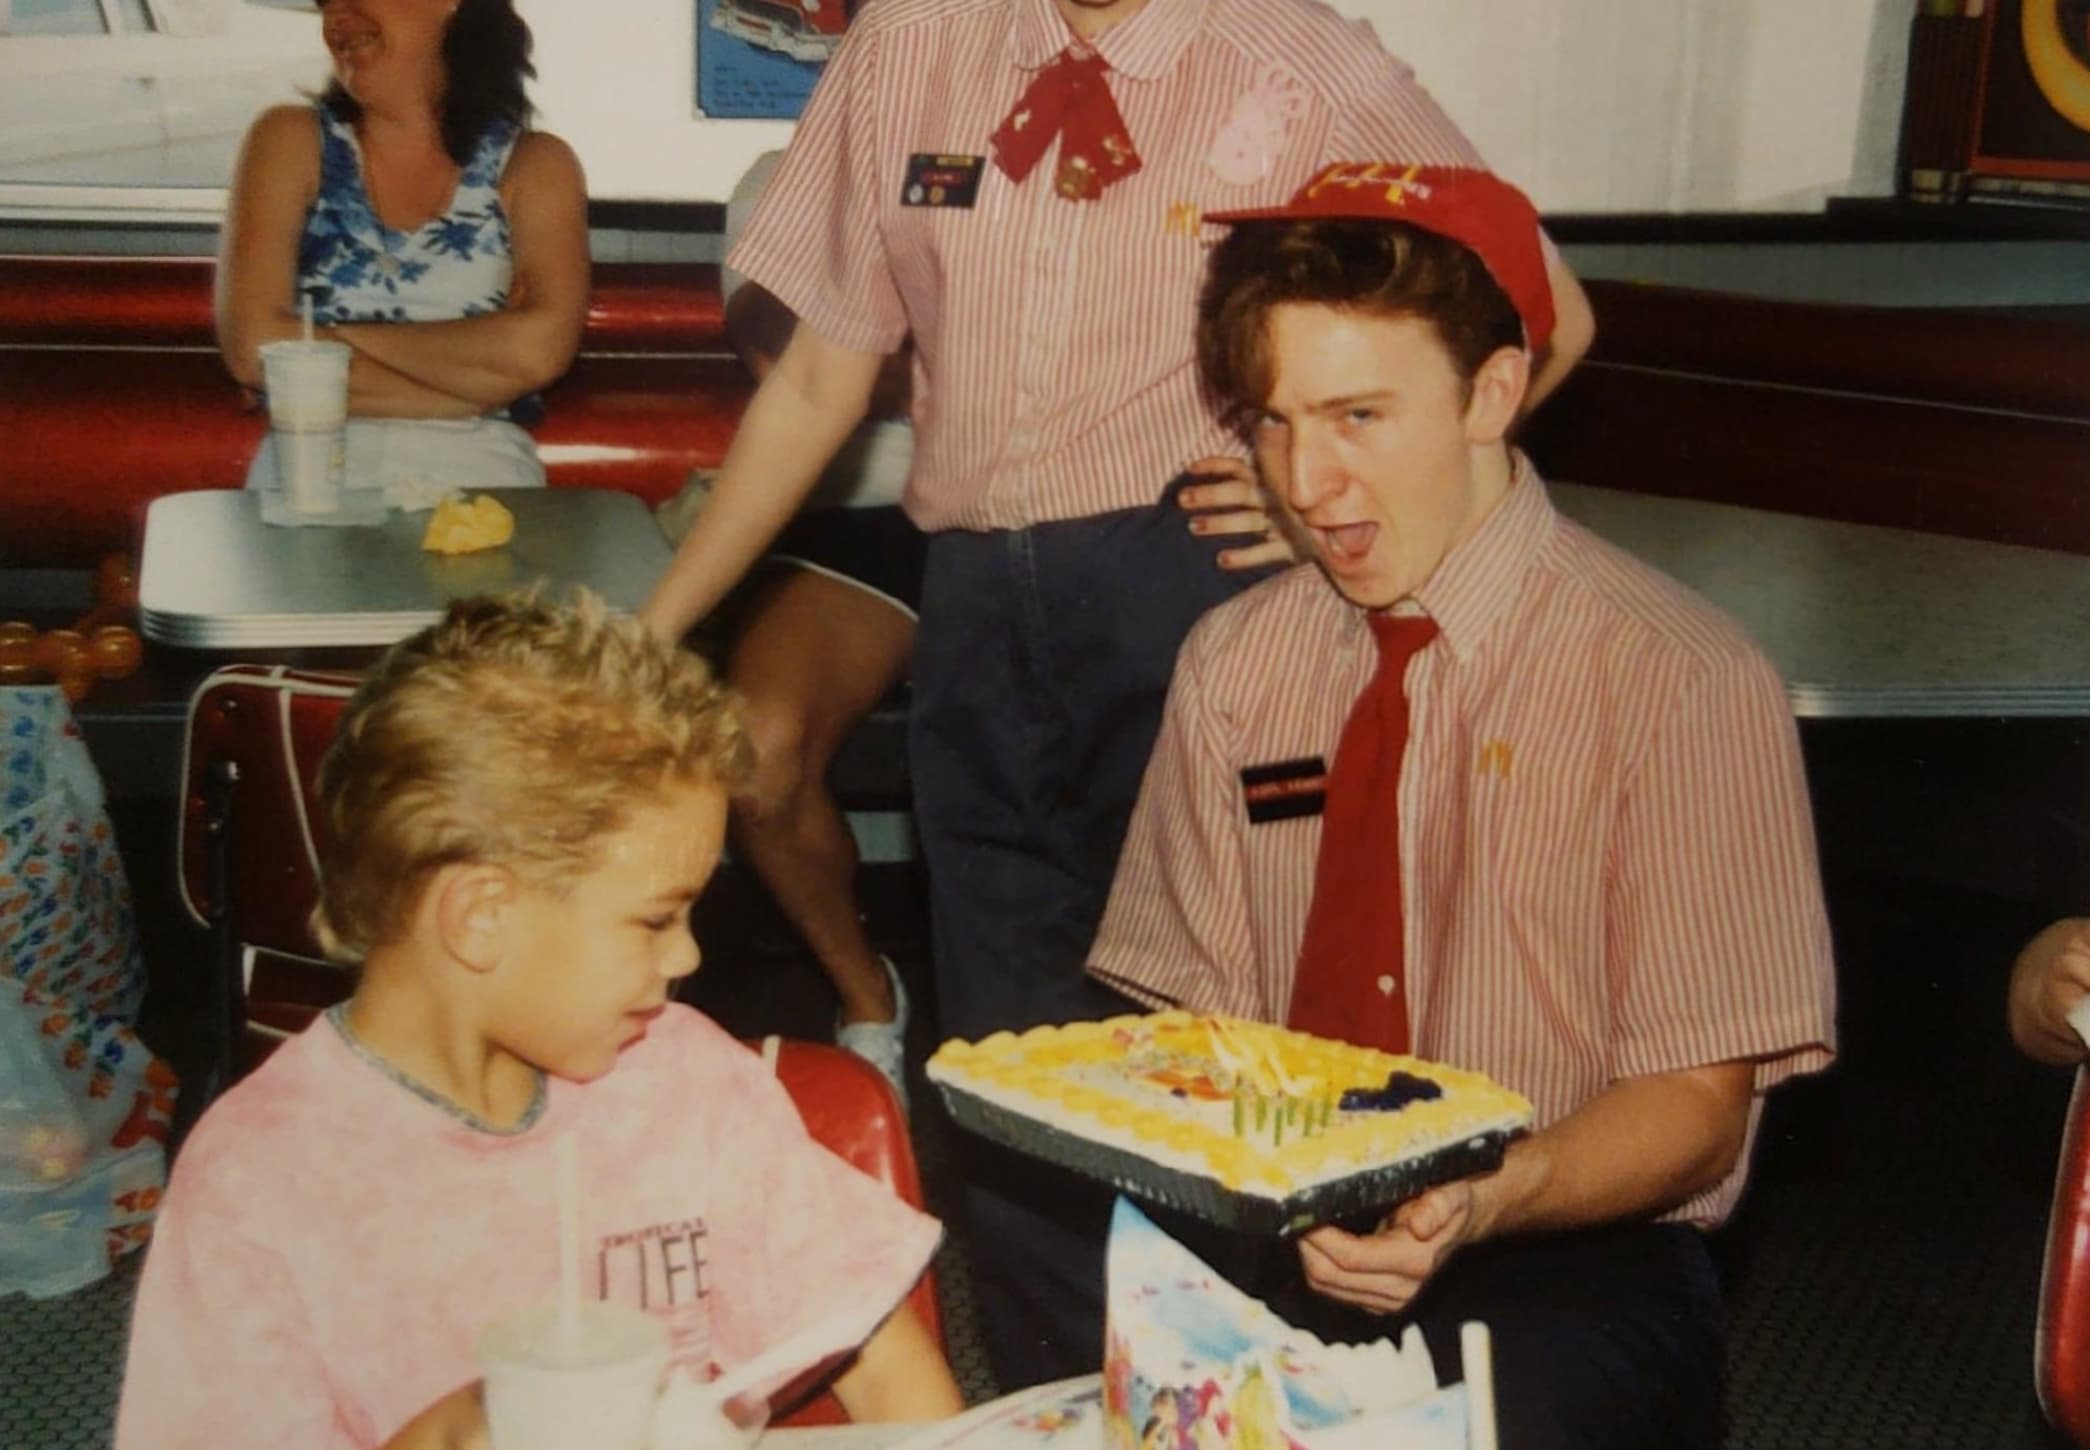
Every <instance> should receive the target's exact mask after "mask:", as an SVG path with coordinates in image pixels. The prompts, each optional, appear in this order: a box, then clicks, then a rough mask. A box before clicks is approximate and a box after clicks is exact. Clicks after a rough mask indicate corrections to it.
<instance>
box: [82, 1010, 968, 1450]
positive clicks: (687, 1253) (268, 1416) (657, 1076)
mask: <svg viewBox="0 0 2090 1450" xmlns="http://www.w3.org/2000/svg"><path fill="white" fill-rule="evenodd" d="M547 1086H548V1090H547V1093H546V1096H545V1099H544V1101H543V1105H542V1111H541V1113H540V1114H539V1115H538V1116H537V1117H536V1118H535V1120H534V1121H531V1122H529V1123H528V1126H526V1127H525V1128H523V1129H521V1130H520V1131H517V1132H513V1133H499V1132H494V1131H490V1130H488V1129H486V1128H485V1127H483V1126H474V1125H472V1124H471V1123H469V1122H468V1121H466V1120H464V1119H462V1118H461V1117H460V1116H459V1115H458V1114H457V1113H456V1112H455V1110H454V1109H451V1108H448V1107H445V1106H441V1105H439V1104H437V1103H435V1102H433V1101H431V1100H429V1099H426V1098H424V1097H422V1096H421V1095H419V1094H418V1093H417V1092H416V1091H415V1090H414V1089H413V1088H411V1087H409V1086H407V1085H405V1084H403V1083H402V1082H401V1081H399V1080H398V1079H397V1078H396V1077H394V1076H393V1075H392V1074H391V1073H389V1072H388V1070H386V1069H385V1068H383V1067H381V1066H379V1065H378V1064H376V1063H375V1062H374V1061H372V1060H371V1059H370V1058H369V1057H367V1056H366V1055H365V1054H363V1053H362V1052H361V1051H360V1050H359V1049H358V1048H357V1047H355V1046H354V1045H352V1044H351V1043H350V1042H349V1041H348V1039H347V1038H346V1037H345V1036H344V1035H343V1034H342V1031H341V1030H340V1029H339V1028H338V1027H336V1026H335V1025H334V1023H333V1022H331V1021H329V1020H326V1019H321V1020H320V1021H317V1022H315V1023H313V1025H312V1026H311V1028H310V1029H308V1030H307V1031H305V1032H304V1033H302V1034H300V1035H299V1036H298V1037H296V1038H294V1039H293V1040H292V1041H290V1042H288V1043H286V1044H285V1045H284V1046H283V1047H282V1048H281V1049H280V1050H279V1051H278V1052H277V1053H276V1054H275V1056H273V1057H272V1058H271V1059H270V1060H269V1061H268V1063H267V1064H266V1065H264V1066H263V1067H262V1068H261V1070H260V1071H258V1072H256V1073H255V1074H254V1075H253V1076H252V1077H250V1078H248V1079H247V1080H246V1081H244V1082H242V1083H241V1084H239V1086H237V1087H236V1088H234V1089H233V1090H232V1091H231V1092H230V1093H228V1094H227V1095H226V1096H225V1097H224V1098H223V1099H222V1100H220V1101H219V1102H218V1103H217V1104H215V1105H214V1106H213V1107H212V1108H211V1110H210V1111H209V1112H208V1113H207V1114H205V1116H204V1118H203V1120H202V1122H201V1123H199V1124H198V1125H197V1128H196V1131H195V1133H194V1134H193V1135H192V1136H191V1138H190V1140H189V1142H188V1143H187V1145H186V1146H185V1147H184V1148H183V1150H182V1152H181V1155H180V1157H179V1159H178V1160H177V1161H176V1164H175V1169H174V1175H173V1181H172V1183H171V1185H170V1187H169V1190H168V1196H167V1201H166V1205H165V1207H164V1208H163V1210H162V1212H161V1215H160V1219H159V1224H158V1227H157V1229H156V1231H155V1233H154V1237H153V1243H152V1248H151V1250H150V1252H149V1254H148V1256H147V1259H146V1263H145V1271H144V1274H143V1277H142V1279H141V1282H140V1284H139V1289H138V1303H137V1309H136V1312H135V1315H134V1317H133V1320H132V1325H131V1344H130V1360H129V1364H128V1366H127V1368H126V1370H125V1374H124V1384H123V1398H122V1403H121V1406H120V1408H119V1410H118V1413H117V1423H116V1445H117V1447H118V1450H147V1447H150V1450H185V1447H196V1450H204V1447H209V1450H239V1447H243V1446H253V1447H256V1450H263V1447H266V1450H285V1447H291V1446H295V1447H299V1450H305V1447H315V1450H316V1447H345V1446H371V1445H377V1444H380V1443H382V1442H383V1441H384V1440H386V1439H387V1438H389V1437H390V1436H391V1435H392V1434H393V1433H395V1432H396V1431H397V1430H398V1429H399V1427H400V1426H401V1425H403V1424H405V1423H406V1421H408V1420H410V1419H412V1418H413V1417H414V1416H415V1415H417V1414H419V1413H420V1412H421V1411H422V1410H424V1409H426V1408H427V1407H428V1406H429V1405H430V1404H432V1403H433V1402H434V1401H435V1400H437V1399H439V1398H440V1397H442V1396H443V1395H445V1394H448V1393H449V1392H450V1391H452V1390H454V1389H456V1388H457V1387H458V1386H460V1385H462V1384H465V1383H466V1382H468V1381H470V1380H473V1379H476V1378H477V1377H478V1373H479V1372H478V1369H477V1367H476V1365H475V1364H474V1362H473V1356H472V1345H473V1340H474V1338H475V1336H476V1335H477V1334H478V1332H479V1330H480V1329H481V1328H482V1327H483V1326H484V1325H485V1324H486V1323H487V1322H488V1321H489V1320H491V1319H493V1318H495V1317H496V1316H498V1315H499V1314H501V1313H502V1312H504V1311H505V1310H508V1309H511V1308H514V1307H517V1306H520V1305H526V1304H533V1303H545V1302H549V1301H550V1300H552V1299H553V1298H555V1297H556V1295H557V1291H558V1278H559V1258H558V1233H557V1223H558V1214H557V1196H556V1188H555V1185H556V1173H555V1166H554V1159H555V1154H554V1145H555V1143H556V1141H557V1139H558V1137H559V1135H560V1134H561V1133H562V1132H563V1131H564V1130H566V1129H568V1128H571V1129H573V1130H574V1132H575V1136H576V1138H577V1140H578V1144H579V1149H580V1159H581V1165H582V1167H581V1173H582V1181H583V1185H584V1187H583V1193H582V1196H583V1198H584V1200H585V1202H584V1205H583V1210H582V1215H581V1225H582V1279H583V1284H584V1288H585V1291H586V1292H587V1293H589V1294H591V1295H594V1296H596V1297H598V1298H608V1299H612V1300H615V1301H617V1302H620V1303H624V1304H631V1305H637V1306H640V1307H643V1308H645V1309H646V1310H647V1311H649V1312H651V1313H653V1314H655V1315H658V1316H659V1317H660V1318H661V1320H662V1321H663V1322H664V1323H665V1324H666V1325H667V1327H668V1330H669V1332H670V1335H671V1338H672V1342H673V1344H674V1362H675V1363H676V1364H678V1365H685V1366H693V1367H696V1368H698V1369H699V1370H704V1369H708V1368H709V1367H711V1366H714V1365H716V1366H719V1367H724V1366H729V1365H732V1364H734V1363H736V1362H738V1361H740V1360H743V1359H745V1358H747V1357H748V1356H749V1355H750V1354H752V1353H754V1352H755V1351H757V1350H758V1349H760V1348H762V1347H763V1346H765V1345H767V1344H770V1343H773V1342H775V1341H776V1340H778V1339H779V1338H781V1337H782V1336H784V1335H786V1334H789V1333H790V1332H791V1331H792V1330H793V1329H795V1328H796V1327H798V1326H800V1325H802V1324H805V1323H807V1322H809V1321H810V1320H812V1319H813V1318H815V1317H816V1316H818V1315H819V1314H821V1313H822V1311H823V1310H824V1309H827V1308H829V1307H831V1306H833V1305H835V1304H837V1303H841V1302H856V1303H863V1302H866V1301H868V1300H870V1299H872V1298H876V1299H878V1300H879V1301H880V1302H882V1303H885V1304H897V1303H898V1302H899V1301H900V1299H901V1298H902V1296H903V1295H905V1294H906V1292H907V1291H908V1289H909V1288H910V1287H912V1285H913V1284H914V1282H915V1280H916V1279H917V1278H918V1277H919V1276H920V1274H921V1272H922V1269H923V1267H924V1266H925V1265H926V1264H927V1262H928V1259H929V1256H930V1254H931V1253H932V1252H934V1250H935V1247H936V1243H937V1239H938V1237H939V1229H938V1226H937V1223H936V1221H935V1220H934V1219H932V1218H929V1217H928V1216H926V1215H924V1214H921V1213H918V1212H916V1211H915V1210H914V1209H913V1208H910V1207H909V1206H907V1205H906V1204H905V1203H903V1202H901V1201H900V1200H899V1199H898V1198H895V1197H894V1196H893V1195H892V1194H891V1192H889V1191H888V1190H887V1189H886V1188H885V1187H884V1186H883V1185H881V1184H879V1183H877V1182H876V1181H874V1180H873V1179H871V1178H869V1177H867V1176H866V1175H864V1174H862V1173H859V1172H858V1171H856V1170H855V1169H854V1168H852V1167H850V1166H849V1165H848V1164H846V1163H844V1162H843V1161H842V1160H841V1159H839V1158H837V1157H835V1156H834V1155H833V1154H831V1153H829V1152H828V1151H827V1150H826V1149H824V1148H822V1147H820V1146H819V1145H818V1144H816V1143H814V1142H813V1141H812V1140H811V1139H810V1138H809V1137H808V1136H807V1135H806V1131H805V1127H804V1125H803V1123H802V1122H801V1121H800V1119H799V1116H798V1112H797V1109H796V1108H795V1107H794V1106H793V1104H792V1102H791V1100H790V1098H789V1097H788V1096H787V1095H786V1094H785V1092H784V1090H783V1089H782V1087H780V1086H779V1085H778V1084H777V1082H776V1080H775V1078H774V1077H773V1076H771V1074H770V1072H769V1069H768V1068H767V1067H766V1066H765V1065H764V1063H763V1062H762V1060H761V1058H760V1057H758V1056H757V1055H755V1054H754V1053H752V1052H750V1051H748V1049H747V1048H746V1047H745V1046H743V1045H742V1044H741V1043H739V1042H737V1041H735V1040H734V1039H733V1038H731V1037H729V1036H727V1035H726V1033H725V1032H723V1031H722V1030H721V1029H720V1028H719V1027H718V1026H717V1025H716V1024H714V1023H712V1022H711V1021H710V1020H709V1019H707V1018H705V1017H702V1016H700V1015H699V1014H698V1013H696V1012H694V1011H691V1010H690V1009H688V1008H686V1007H681V1006H670V1007H669V1008H668V1009H667V1011H666V1012H665V1013H664V1014H663V1015H662V1016H661V1017H660V1018H659V1019H657V1020H656V1021H655V1022H654V1023H653V1024H652V1027H651V1029H650V1031H649V1032H648V1033H647V1035H646V1038H645V1039H644V1040H643V1041H641V1042H639V1043H637V1044H635V1045H633V1046H632V1047H630V1048H628V1049H626V1051H625V1052H624V1054H623V1056H622V1057H621V1058H620V1059H619V1060H618V1062H617V1066H616V1067H615V1068H614V1069H613V1070H612V1071H611V1072H610V1073H609V1074H607V1075H606V1076H604V1077H603V1078H601V1079H599V1080H597V1081H596V1082H593V1083H586V1084H578V1083H569V1082H565V1081H562V1080H559V1079H551V1080H549V1082H548V1085H547Z"/></svg>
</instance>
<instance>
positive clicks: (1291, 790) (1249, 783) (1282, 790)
mask: <svg viewBox="0 0 2090 1450" xmlns="http://www.w3.org/2000/svg"><path fill="white" fill-rule="evenodd" d="M1241 800H1242V802H1243V803H1244V804H1245V805H1246V806H1247V807H1248V819H1249V822H1250V824H1252V825H1258V826H1260V825H1262V824H1264V823H1265V822H1267V821H1290V820H1296V819H1298V818H1299V817H1300V816H1317V815H1319V814H1321V812H1322V811H1324V810H1326V809H1327V807H1328V763H1327V762H1326V761H1324V760H1323V759H1321V757H1320V756H1318V755H1311V756H1306V757H1304V758H1303V759H1299V760H1280V761H1278V762H1277V763H1276V764H1275V765H1251V766H1248V767H1247V768H1246V769H1244V770H1243V771H1242V772H1241Z"/></svg>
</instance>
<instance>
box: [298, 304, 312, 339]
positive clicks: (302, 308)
mask: <svg viewBox="0 0 2090 1450" xmlns="http://www.w3.org/2000/svg"><path fill="white" fill-rule="evenodd" d="M298 311H299V313H300V314H301V315H302V316H303V318H304V320H305V341H307V342H310V341H312V294H311V293H310V292H306V293H302V294H300V295H299V297H298Z"/></svg>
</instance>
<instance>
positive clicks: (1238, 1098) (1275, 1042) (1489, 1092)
mask: <svg viewBox="0 0 2090 1450" xmlns="http://www.w3.org/2000/svg"><path fill="white" fill-rule="evenodd" d="M1396 1071H1398V1072H1402V1073H1406V1074H1409V1075H1410V1076H1413V1077H1417V1078H1422V1079H1425V1080H1427V1081H1429V1082H1433V1083H1435V1084H1437V1085H1438V1086H1439V1087H1440V1088H1441V1089H1442V1090H1443V1096H1441V1097H1439V1098H1436V1099H1434V1100H1431V1101H1421V1102H1412V1103H1408V1104H1406V1105H1405V1106H1402V1107H1400V1108H1398V1109H1395V1110H1390V1111H1363V1110H1359V1111H1347V1112H1346V1111H1341V1110H1339V1109H1338V1108H1337V1106H1336V1103H1337V1100H1338V1099H1339V1098H1340V1097H1341V1095H1342V1093H1343V1092H1344V1091H1345V1090H1346V1089H1350V1088H1367V1089H1378V1088H1380V1087H1382V1086H1383V1085H1384V1084H1385V1082H1386V1080H1387V1077H1388V1075H1389V1074H1390V1073H1393V1072H1396ZM929 1076H930V1077H931V1078H932V1079H934V1080H936V1081H938V1082H942V1083H946V1084H948V1085H950V1086H951V1087H953V1088H956V1089H959V1090H961V1091H964V1092H967V1093H970V1094H972V1095H974V1096H976V1097H979V1098H981V1099H984V1100H987V1101H990V1102H993V1103H996V1104H998V1105H999V1106H1001V1107H1003V1108H1006V1109H1009V1110H1011V1111H1014V1112H1016V1113H1019V1114H1023V1115H1026V1116H1031V1117H1034V1118H1036V1119H1038V1120H1039V1121H1040V1122H1043V1123H1046V1124H1048V1125H1050V1126H1052V1127H1056V1128H1059V1129H1061V1130H1064V1131H1068V1132H1072V1133H1076V1134H1080V1135H1083V1136H1088V1137H1091V1138H1093V1139H1094V1140H1095V1141H1096V1142H1098V1143H1103V1144H1108V1145H1111V1146H1116V1147H1120V1148H1126V1149H1130V1150H1132V1151H1135V1152H1138V1153H1140V1154H1142V1155H1143V1156H1146V1157H1150V1158H1152V1159H1153V1160H1154V1161H1156V1162H1160V1163H1165V1164H1168V1165H1170V1166H1172V1167H1177V1168H1180V1169H1184V1170H1186V1171H1190V1172H1194V1173H1198V1174H1201V1175H1203V1176H1207V1177H1211V1178H1214V1179H1216V1180H1218V1181H1219V1182H1220V1183H1222V1184H1224V1185H1225V1186H1226V1187H1228V1188H1230V1189H1234V1190H1237V1191H1244V1192H1250V1193H1259V1194H1266V1195H1269V1196H1274V1197H1283V1196H1285V1195H1286V1194H1289V1193H1291V1192H1294V1191H1296V1190H1297V1189H1299V1188H1302V1187H1306V1186H1310V1185H1312V1184H1314V1183H1317V1182H1324V1181H1328V1180H1331V1179H1335V1178H1340V1177H1343V1176H1345V1175H1347V1174H1351V1173H1356V1172H1359V1171H1363V1170H1365V1169H1369V1168H1375V1167H1380V1166H1384V1165H1387V1164H1392V1163H1398V1162H1401V1161H1403V1160H1404V1159H1408V1158H1412V1157H1419V1156H1422V1155H1424V1154H1428V1153H1431V1152H1435V1151H1437V1150H1439V1149H1442V1148H1446V1147H1450V1146H1453V1145H1456V1144H1459V1143H1462V1142H1465V1141H1466V1140H1468V1139H1471V1138H1473V1137H1476V1136H1479V1135H1481V1134H1484V1133H1490V1132H1502V1131H1516V1130H1520V1129H1522V1128H1525V1127H1528V1126H1529V1125H1530V1122H1531V1105H1530V1103H1529V1102H1527V1101H1526V1100H1525V1099H1524V1098H1522V1097H1521V1096H1519V1095H1518V1094H1516V1093H1513V1092H1511V1091H1509V1090H1508V1089H1507V1088H1504V1087H1501V1086H1499V1085H1498V1084H1496V1083H1495V1082H1493V1081H1491V1080H1490V1079H1489V1078H1487V1077H1486V1076H1484V1075H1483V1074H1481V1073H1477V1072H1470V1071H1467V1070H1464V1069H1461V1068H1455V1067H1448V1066H1445V1065H1444V1064H1441V1063H1433V1062H1426V1061H1423V1060H1422V1059H1420V1058H1414V1057H1396V1056H1394V1055H1392V1054H1390V1053H1385V1052H1379V1051H1376V1050H1374V1049H1371V1048H1365V1047H1353V1046H1351V1045H1349V1044H1347V1043H1341V1042H1333V1041H1329V1040H1328V1039H1325V1038H1318V1037H1312V1036H1309V1035H1307V1034H1305V1033H1301V1032H1293V1031H1291V1030H1289V1029H1287V1028H1283V1027H1276V1026H1272V1025H1270V1024H1268V1023H1260V1022H1247V1021H1243V1020H1241V1019H1238V1018H1226V1017H1206V1016H1199V1015H1196V1014H1193V1013H1189V1012H1181V1011H1176V1012H1160V1013H1154V1014H1151V1015H1147V1016H1129V1017H1113V1018H1110V1019H1109V1020H1107V1021H1103V1022H1076V1023H1070V1024H1067V1025H1066V1026H1057V1027H1038V1028H1033V1029H1032V1030H1030V1031H1028V1032H1024V1033H1022V1034H1020V1035H1019V1034H1013V1033H1008V1032H997V1033H994V1034H992V1035H991V1036H989V1037H986V1038H983V1039H982V1040H980V1041H979V1042H976V1043H967V1042H963V1041H958V1040H953V1041H950V1042H946V1043H944V1044H943V1046H942V1047H940V1048H938V1049H937V1051H936V1054H935V1055H934V1056H933V1057H931V1058H930V1060H929Z"/></svg>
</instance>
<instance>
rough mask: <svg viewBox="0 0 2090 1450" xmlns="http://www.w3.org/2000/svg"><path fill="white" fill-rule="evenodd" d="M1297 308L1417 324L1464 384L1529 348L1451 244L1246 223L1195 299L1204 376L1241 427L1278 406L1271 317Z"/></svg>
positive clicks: (1377, 229)
mask: <svg viewBox="0 0 2090 1450" xmlns="http://www.w3.org/2000/svg"><path fill="white" fill-rule="evenodd" d="M1293 302H1296V303H1309V304H1315V305H1319V306H1323V307H1335V308H1340V309H1343V310H1345V311H1354V312H1362V313H1367V314H1372V315H1376V316H1382V317H1419V318H1421V319H1423V320H1424V321H1426V322H1428V323H1430V324H1431V325H1432V326H1433V327H1435V328H1436V330H1437V336H1438V338H1439V339H1440V340H1442V342H1443V343H1444V346H1445V348H1446V350H1447V351H1449V352H1450V354H1451V359H1452V364H1453V366H1454V367H1456V368H1457V369H1458V372H1459V376H1460V377H1461V378H1462V379H1463V380H1464V381H1466V382H1467V383H1471V382H1472V381H1473V378H1474V375H1475V374H1476V373H1478V372H1479V371H1480V365H1481V364H1482V363H1484V362H1486V361H1487V360H1488V359H1489V358H1490V357H1492V356H1493V355H1494V354H1495V352H1496V351H1497V350H1498V349H1500V348H1505V347H1521V346H1523V342H1524V326H1523V323H1522V321H1521V320H1519V318H1518V316H1517V309H1516V308H1515V307H1513V306H1512V305H1511V304H1510V300H1509V298H1508V296H1506V295H1505V294H1504V293H1503V291H1502V289H1501V287H1499V286H1497V285H1496V282H1495V279H1494V278H1493V277H1492V276H1491V275H1489V273H1488V269H1487V268H1486V267H1485V266H1484V265H1483V264H1482V263H1481V260H1480V258H1479V257H1477V256H1475V255H1474V254H1473V253H1472V252H1470V251H1468V250H1467V249H1466V248H1465V247H1463V246H1461V245H1460V244H1459V243H1457V242H1455V241H1452V240H1451V239H1450V238H1448V237H1443V236H1440V235H1438V234H1437V233H1435V232H1429V231H1424V230H1422V229H1420V228H1418V227H1410V226H1403V225H1398V224H1391V223H1387V222H1375V221H1340V220H1327V221H1257V222H1246V223H1243V224H1242V225H1240V226H1237V227H1235V228H1234V229H1233V231H1232V232H1231V233H1229V234H1228V235H1227V237H1226V238H1225V240H1223V241H1222V242H1220V243H1219V245H1218V246H1216V247H1214V248H1213V249H1212V255H1211V257H1210V259H1209V261H1208V262H1207V264H1206V269H1205V286H1204V292H1203V295H1202V296H1201V297H1200V298H1199V300H1198V322H1197V360H1198V370H1199V373H1200V374H1201V376H1202V378H1203V381H1204V385H1205V389H1206V392H1207V393H1208V394H1209V395H1210V397H1211V398H1212V399H1213V401H1214V402H1216V403H1218V404H1219V405H1220V406H1221V407H1222V408H1223V409H1225V410H1226V411H1227V412H1229V413H1231V414H1233V415H1234V416H1235V417H1236V418H1237V419H1238V418H1239V417H1240V416H1241V415H1242V414H1243V412H1244V411H1246V410H1249V409H1253V408H1256V407H1259V406H1261V404H1262V402H1263V400H1264V399H1265V398H1268V397H1269V396H1270V385H1271V382H1272V378H1271V361H1270V338H1269V320H1270V313H1271V311H1272V310H1273V309H1275V308H1277V307H1279V306H1282V305H1283V304H1285V303H1293Z"/></svg>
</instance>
